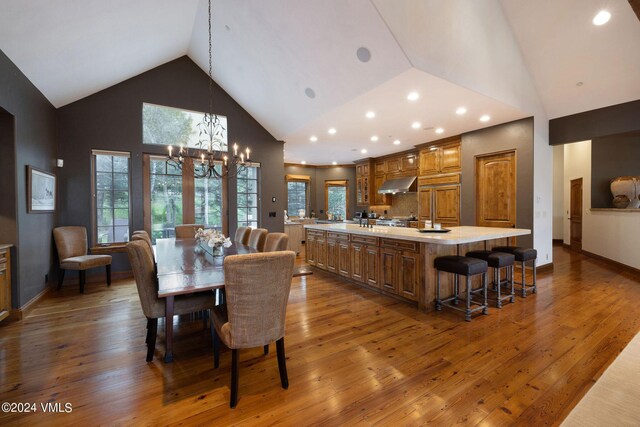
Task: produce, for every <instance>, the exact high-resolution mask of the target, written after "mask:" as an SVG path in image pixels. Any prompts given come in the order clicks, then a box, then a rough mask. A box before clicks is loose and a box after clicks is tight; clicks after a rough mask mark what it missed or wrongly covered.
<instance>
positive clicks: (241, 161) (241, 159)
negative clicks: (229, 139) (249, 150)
mask: <svg viewBox="0 0 640 427" xmlns="http://www.w3.org/2000/svg"><path fill="white" fill-rule="evenodd" d="M240 163H244V153H240Z"/></svg>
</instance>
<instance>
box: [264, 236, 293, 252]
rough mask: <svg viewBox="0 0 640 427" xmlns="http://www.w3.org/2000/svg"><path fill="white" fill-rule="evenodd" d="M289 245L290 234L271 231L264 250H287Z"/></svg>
mask: <svg viewBox="0 0 640 427" xmlns="http://www.w3.org/2000/svg"><path fill="white" fill-rule="evenodd" d="M287 246H289V236H287V235H286V234H285V233H269V234H267V238H266V239H265V241H264V251H263V252H276V251H286V250H287Z"/></svg>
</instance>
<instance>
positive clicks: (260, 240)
mask: <svg viewBox="0 0 640 427" xmlns="http://www.w3.org/2000/svg"><path fill="white" fill-rule="evenodd" d="M268 233H269V230H267V229H266V228H254V229H252V230H251V233H250V234H249V246H251V247H252V248H253V249H255V250H257V251H258V252H262V251H264V241H265V239H266V238H267V234H268Z"/></svg>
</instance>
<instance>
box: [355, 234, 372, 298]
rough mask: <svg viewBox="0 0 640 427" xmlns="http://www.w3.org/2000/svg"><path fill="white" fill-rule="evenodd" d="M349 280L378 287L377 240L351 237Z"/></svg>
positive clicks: (365, 237) (366, 237) (367, 237)
mask: <svg viewBox="0 0 640 427" xmlns="http://www.w3.org/2000/svg"><path fill="white" fill-rule="evenodd" d="M349 255H350V257H349V259H350V261H351V265H350V267H351V279H353V280H356V281H358V282H360V283H364V284H366V285H369V286H373V287H376V288H377V287H379V284H378V270H379V267H378V265H379V260H378V258H379V248H378V239H377V238H376V237H369V236H356V235H352V236H351V243H350V245H349Z"/></svg>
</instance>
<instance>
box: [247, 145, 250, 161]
mask: <svg viewBox="0 0 640 427" xmlns="http://www.w3.org/2000/svg"><path fill="white" fill-rule="evenodd" d="M246 151H247V160H249V153H250V152H251V150H249V147H247V150H246Z"/></svg>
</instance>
